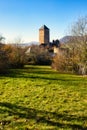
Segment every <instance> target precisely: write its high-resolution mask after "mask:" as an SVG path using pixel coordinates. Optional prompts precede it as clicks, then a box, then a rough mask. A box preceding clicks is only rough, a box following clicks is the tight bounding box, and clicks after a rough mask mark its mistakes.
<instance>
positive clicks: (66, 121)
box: [0, 66, 87, 130]
mask: <svg viewBox="0 0 87 130" xmlns="http://www.w3.org/2000/svg"><path fill="white" fill-rule="evenodd" d="M0 130H87V77H83V76H78V75H72V74H60V73H58V72H56V71H54V70H52V69H51V68H50V67H46V66H26V67H25V68H24V69H15V70H11V72H10V73H9V74H6V75H1V76H0Z"/></svg>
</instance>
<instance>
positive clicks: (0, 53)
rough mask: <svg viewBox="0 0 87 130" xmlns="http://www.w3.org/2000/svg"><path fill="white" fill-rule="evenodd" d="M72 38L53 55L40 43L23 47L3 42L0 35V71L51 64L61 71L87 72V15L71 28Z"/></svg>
mask: <svg viewBox="0 0 87 130" xmlns="http://www.w3.org/2000/svg"><path fill="white" fill-rule="evenodd" d="M70 35H71V38H70V39H69V41H68V42H67V43H66V44H61V45H60V46H59V47H58V53H57V54H55V56H51V55H50V52H49V51H48V49H47V48H43V47H40V46H38V45H32V46H31V47H30V51H27V50H28V49H29V47H21V46H19V45H18V44H16V45H10V44H2V40H3V39H4V37H2V36H0V73H4V72H5V73H6V72H7V71H9V69H11V68H23V67H24V65H26V64H33V65H51V66H52V68H53V69H55V70H57V71H60V72H68V73H69V72H70V73H76V74H83V75H84V74H87V16H85V17H81V18H80V19H78V20H77V21H76V22H75V23H74V24H73V25H72V28H71V34H70Z"/></svg>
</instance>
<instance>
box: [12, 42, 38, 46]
mask: <svg viewBox="0 0 87 130" xmlns="http://www.w3.org/2000/svg"><path fill="white" fill-rule="evenodd" d="M38 44H39V42H36V41H32V42H28V43H18V44H15V43H14V44H12V45H18V46H21V47H26V46H30V45H38Z"/></svg>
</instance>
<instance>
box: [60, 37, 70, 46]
mask: <svg viewBox="0 0 87 130" xmlns="http://www.w3.org/2000/svg"><path fill="white" fill-rule="evenodd" d="M71 39H72V36H64V37H63V38H61V39H60V40H59V41H60V42H61V43H63V44H64V43H67V42H69V41H70V40H71Z"/></svg>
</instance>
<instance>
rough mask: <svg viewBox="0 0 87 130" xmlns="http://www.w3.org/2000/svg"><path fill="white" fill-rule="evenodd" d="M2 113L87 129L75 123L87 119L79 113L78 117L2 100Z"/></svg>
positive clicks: (61, 126)
mask: <svg viewBox="0 0 87 130" xmlns="http://www.w3.org/2000/svg"><path fill="white" fill-rule="evenodd" d="M0 113H1V114H5V113H8V115H9V116H15V115H16V116H18V117H19V119H20V118H23V119H26V120H30V119H33V120H35V122H36V124H37V123H43V124H44V123H46V124H47V125H48V126H55V127H58V128H71V129H72V130H87V127H86V126H82V125H79V124H78V123H75V124H74V123H73V122H79V121H80V122H84V121H87V117H80V116H79V115H78V117H75V116H73V115H69V114H68V112H66V113H59V114H58V113H56V112H48V111H44V110H37V109H34V108H28V107H23V106H18V105H16V104H11V103H8V102H1V103H0ZM0 122H2V121H0ZM5 122H6V121H5ZM60 122H62V123H60ZM64 122H66V123H64ZM9 123H10V122H9ZM5 125H6V124H5Z"/></svg>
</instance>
